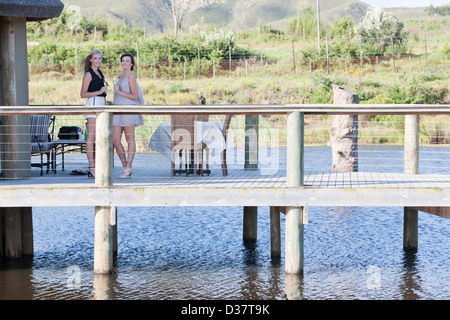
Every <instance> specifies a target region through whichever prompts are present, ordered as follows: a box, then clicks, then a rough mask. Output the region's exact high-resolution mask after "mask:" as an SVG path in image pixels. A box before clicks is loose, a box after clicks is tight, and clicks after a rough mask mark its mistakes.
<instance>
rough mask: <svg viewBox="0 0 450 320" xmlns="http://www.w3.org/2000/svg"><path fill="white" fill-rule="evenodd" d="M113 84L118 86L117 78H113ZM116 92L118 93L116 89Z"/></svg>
mask: <svg viewBox="0 0 450 320" xmlns="http://www.w3.org/2000/svg"><path fill="white" fill-rule="evenodd" d="M113 84H114V86H116V84H117V76H114V77H113ZM114 92H116V89H115V88H114Z"/></svg>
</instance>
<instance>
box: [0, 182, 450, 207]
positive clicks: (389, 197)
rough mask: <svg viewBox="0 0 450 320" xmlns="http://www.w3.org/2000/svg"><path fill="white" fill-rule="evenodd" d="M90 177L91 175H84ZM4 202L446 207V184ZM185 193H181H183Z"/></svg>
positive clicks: (112, 191) (14, 196) (117, 191)
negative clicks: (431, 186) (443, 185)
mask: <svg viewBox="0 0 450 320" xmlns="http://www.w3.org/2000/svg"><path fill="white" fill-rule="evenodd" d="M86 180H87V179H86ZM0 192H1V194H2V197H0V207H24V206H29V207H31V206H32V207H49V206H50V207H61V206H62V207H70V206H83V207H94V206H115V207H127V206H130V204H132V205H133V206H136V207H139V206H150V207H151V206H176V207H184V206H193V207H196V206H213V207H218V206H219V207H223V206H300V207H301V206H305V205H308V206H310V207H327V206H360V207H403V206H410V207H431V206H433V207H446V206H448V203H449V201H450V194H449V191H448V187H434V188H430V187H404V188H399V187H367V188H309V187H301V188H249V187H245V188H224V187H222V188H221V187H213V186H209V187H206V186H203V187H195V188H190V187H179V188H176V187H173V188H171V187H147V186H114V187H111V188H106V187H105V188H101V187H93V186H91V187H86V186H81V187H77V186H74V185H63V186H61V187H58V186H55V185H52V186H49V187H45V186H43V187H37V188H33V187H31V186H24V187H22V188H20V187H19V188H17V187H16V188H10V187H6V188H3V187H0ZM180 195H181V196H180Z"/></svg>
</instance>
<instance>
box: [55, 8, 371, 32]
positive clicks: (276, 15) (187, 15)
mask: <svg viewBox="0 0 450 320" xmlns="http://www.w3.org/2000/svg"><path fill="white" fill-rule="evenodd" d="M177 1H179V2H180V1H181V0H177ZM62 2H63V3H64V5H65V6H66V7H68V6H70V5H76V6H79V7H80V9H81V12H82V13H83V14H86V15H88V16H89V15H106V16H108V17H112V18H116V19H120V20H123V21H125V22H126V23H127V24H128V25H130V26H133V27H141V28H145V29H146V31H147V32H153V33H157V32H169V31H171V30H173V25H174V21H173V17H172V12H171V1H170V0H127V1H123V0H101V1H92V0H62ZM184 2H185V10H184V15H183V21H182V28H183V29H184V30H186V31H188V30H189V29H190V28H194V27H201V26H202V25H215V26H217V27H221V28H224V29H226V30H227V29H231V30H244V29H248V28H253V27H255V26H256V25H257V24H258V22H259V21H261V22H263V23H265V24H270V25H272V26H274V27H282V26H284V24H285V23H286V22H287V21H288V20H289V19H290V18H293V17H295V16H296V15H297V13H298V12H299V11H301V10H302V9H305V8H307V7H308V6H311V7H313V9H314V10H315V9H316V4H317V1H316V0H184ZM368 7H369V5H367V4H365V3H364V2H362V1H358V0H340V1H335V0H320V15H321V18H322V19H324V20H326V21H327V22H329V23H331V22H333V21H335V20H338V19H340V18H341V17H343V16H345V15H349V16H351V17H352V19H353V20H354V21H355V22H358V21H360V20H361V19H362V17H364V15H365V14H366V12H367V8H368Z"/></svg>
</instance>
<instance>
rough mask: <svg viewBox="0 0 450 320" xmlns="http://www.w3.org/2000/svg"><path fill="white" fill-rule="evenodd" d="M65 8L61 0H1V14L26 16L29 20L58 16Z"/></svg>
mask: <svg viewBox="0 0 450 320" xmlns="http://www.w3.org/2000/svg"><path fill="white" fill-rule="evenodd" d="M63 8H64V4H63V3H62V2H61V1H60V0H0V16H7V17H26V18H27V20H29V21H34V20H45V19H49V18H54V17H58V16H59V15H60V14H61V12H62V10H63Z"/></svg>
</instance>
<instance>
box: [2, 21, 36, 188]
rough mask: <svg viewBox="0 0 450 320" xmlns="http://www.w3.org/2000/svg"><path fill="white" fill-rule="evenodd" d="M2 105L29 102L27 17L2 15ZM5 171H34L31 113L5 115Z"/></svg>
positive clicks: (8, 175) (22, 174)
mask: <svg viewBox="0 0 450 320" xmlns="http://www.w3.org/2000/svg"><path fill="white" fill-rule="evenodd" d="M0 47H1V48H2V50H0V65H1V66H2V67H1V71H0V72H1V80H2V81H1V94H0V97H1V101H0V103H1V105H3V106H16V105H19V106H26V105H28V104H29V99H28V60H27V37H26V18H25V17H23V18H19V17H0ZM2 123H3V132H2V139H1V140H2V145H1V148H2V151H1V153H2V158H3V159H2V161H3V163H2V171H3V178H5V179H21V178H28V177H30V175H31V145H30V119H29V116H15V115H11V116H3V117H2Z"/></svg>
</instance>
